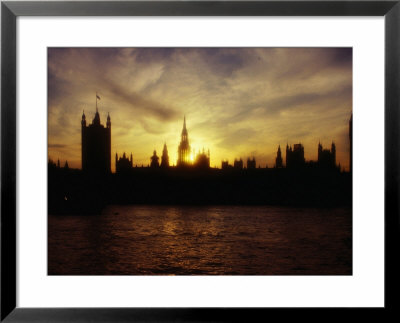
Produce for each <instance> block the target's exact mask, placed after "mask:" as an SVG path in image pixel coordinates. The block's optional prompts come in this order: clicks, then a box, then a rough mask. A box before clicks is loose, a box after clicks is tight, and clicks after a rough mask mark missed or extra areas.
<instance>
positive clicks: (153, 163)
mask: <svg viewBox="0 0 400 323" xmlns="http://www.w3.org/2000/svg"><path fill="white" fill-rule="evenodd" d="M159 159H160V157H158V156H157V152H156V151H155V150H154V151H153V156H151V157H150V167H152V168H158V167H160V164H159V163H158V160H159Z"/></svg>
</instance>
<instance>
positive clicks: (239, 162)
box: [233, 158, 243, 169]
mask: <svg viewBox="0 0 400 323" xmlns="http://www.w3.org/2000/svg"><path fill="white" fill-rule="evenodd" d="M233 168H234V169H243V160H242V158H240V159H239V160H237V159H235V161H234V162H233Z"/></svg>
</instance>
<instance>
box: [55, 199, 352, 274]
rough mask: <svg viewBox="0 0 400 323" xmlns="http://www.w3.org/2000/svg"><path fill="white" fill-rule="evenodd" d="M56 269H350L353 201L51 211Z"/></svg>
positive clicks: (187, 271) (184, 271)
mask: <svg viewBox="0 0 400 323" xmlns="http://www.w3.org/2000/svg"><path fill="white" fill-rule="evenodd" d="M48 274H49V275H351V274H352V211H351V208H326V209H324V208H293V207H272V206H201V207H197V206H148V205H144V206H140V205H111V206H108V207H107V208H105V209H104V210H103V211H102V213H101V214H99V215H62V216H61V215H49V217H48Z"/></svg>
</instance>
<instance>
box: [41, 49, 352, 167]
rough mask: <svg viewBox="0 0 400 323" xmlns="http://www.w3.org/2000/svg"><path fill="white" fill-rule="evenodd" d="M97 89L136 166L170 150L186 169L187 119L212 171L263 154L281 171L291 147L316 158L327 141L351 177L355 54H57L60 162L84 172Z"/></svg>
mask: <svg viewBox="0 0 400 323" xmlns="http://www.w3.org/2000/svg"><path fill="white" fill-rule="evenodd" d="M96 91H97V93H98V95H99V96H100V97H101V100H100V101H98V110H99V113H100V118H101V123H102V124H103V125H105V123H106V120H107V113H108V112H109V113H110V117H111V142H112V152H111V154H112V156H115V153H118V154H119V155H120V154H122V153H123V152H126V153H127V154H128V155H130V153H131V152H132V154H133V165H138V166H141V165H144V166H147V165H148V164H149V163H150V156H151V155H152V152H153V150H154V149H156V151H157V154H158V155H161V152H162V149H163V145H164V143H166V144H167V147H168V153H169V159H170V165H176V162H177V158H178V145H179V143H180V140H181V132H182V122H183V116H184V115H186V125H187V130H188V137H189V143H190V146H191V147H200V148H201V149H202V147H204V148H205V150H206V151H208V149H209V150H210V159H211V160H210V166H211V167H214V166H216V167H221V161H222V160H226V159H227V160H228V161H229V163H230V164H232V163H233V161H234V159H235V158H242V159H243V161H244V162H245V161H246V160H247V158H248V157H253V156H254V157H255V158H256V163H257V167H258V166H259V165H261V167H265V166H266V165H268V167H272V166H273V165H274V162H275V157H276V151H277V148H278V145H279V144H280V145H281V148H282V147H284V146H286V143H287V142H288V143H289V144H294V143H298V142H301V143H302V144H303V145H304V148H305V158H306V160H316V159H317V152H318V142H319V141H320V142H321V143H322V144H323V146H324V148H325V147H326V148H328V147H329V146H330V145H331V143H332V141H334V142H335V143H336V147H337V162H338V163H340V164H341V165H342V166H343V167H344V168H345V169H348V165H349V139H348V121H349V118H350V115H351V111H352V53H351V49H343V48H342V49H338V48H332V49H330V48H325V49H322V48H236V49H234V48H225V49H217V48H214V49H207V48H197V49H196V48H192V49H190V48H186V49H183V48H181V49H173V48H172V49H165V48H164V49H163V48H148V49H146V48H142V49H135V48H126V49H124V48H120V49H116V48H103V49H88V48H74V49H49V100H48V102H49V115H48V125H49V129H48V134H49V140H48V142H49V146H48V147H49V149H48V154H49V157H51V158H52V159H53V160H57V159H60V161H61V163H62V164H64V163H65V160H68V163H69V166H70V167H73V168H80V167H81V151H80V149H81V146H80V145H81V132H80V120H81V115H82V110H85V114H86V119H87V122H88V123H91V121H92V119H93V117H94V113H95V108H96V107H95V94H96ZM195 153H197V150H196V151H195ZM195 153H192V154H191V155H190V160H191V161H194V159H195ZM282 158H283V160H285V152H284V150H283V151H282ZM112 170H113V171H114V170H115V162H114V160H113V158H112Z"/></svg>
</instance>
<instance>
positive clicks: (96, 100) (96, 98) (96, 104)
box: [96, 92, 98, 112]
mask: <svg viewBox="0 0 400 323" xmlns="http://www.w3.org/2000/svg"><path fill="white" fill-rule="evenodd" d="M96 112H98V111H97V92H96Z"/></svg>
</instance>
